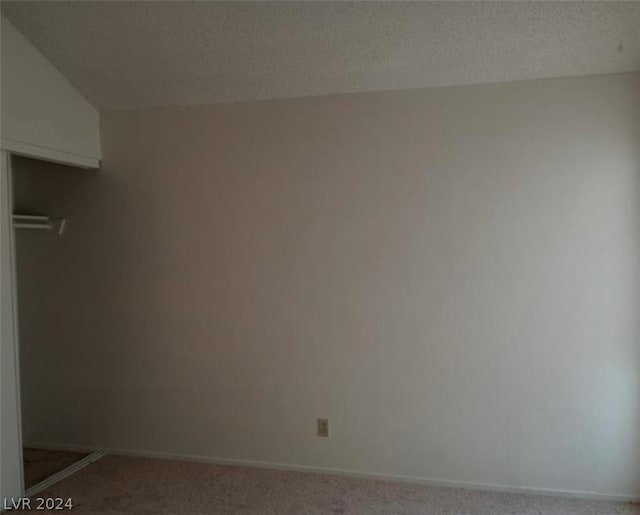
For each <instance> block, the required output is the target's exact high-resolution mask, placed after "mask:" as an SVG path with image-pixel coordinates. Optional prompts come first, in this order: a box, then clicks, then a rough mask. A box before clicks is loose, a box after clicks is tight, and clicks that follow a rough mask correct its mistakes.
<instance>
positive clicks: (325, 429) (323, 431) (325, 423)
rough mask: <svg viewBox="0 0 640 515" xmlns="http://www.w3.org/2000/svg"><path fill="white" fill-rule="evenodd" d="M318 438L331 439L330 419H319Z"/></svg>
mask: <svg viewBox="0 0 640 515" xmlns="http://www.w3.org/2000/svg"><path fill="white" fill-rule="evenodd" d="M318 436H321V437H323V438H329V419H328V418H319V419H318Z"/></svg>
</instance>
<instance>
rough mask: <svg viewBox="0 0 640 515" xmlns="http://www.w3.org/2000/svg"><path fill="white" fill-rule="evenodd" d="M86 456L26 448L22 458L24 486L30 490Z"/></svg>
mask: <svg viewBox="0 0 640 515" xmlns="http://www.w3.org/2000/svg"><path fill="white" fill-rule="evenodd" d="M84 456H86V454H85V453H79V452H66V451H50V450H48V449H31V448H24V449H23V450H22V457H23V461H24V485H25V488H29V487H31V486H33V485H35V484H37V483H39V482H40V481H42V480H43V479H47V478H48V477H49V476H51V475H53V474H55V473H56V472H59V471H61V470H62V469H65V468H67V467H68V466H69V465H72V464H73V463H75V462H76V461H78V460H79V459H81V458H83V457H84Z"/></svg>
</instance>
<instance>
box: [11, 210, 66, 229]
mask: <svg viewBox="0 0 640 515" xmlns="http://www.w3.org/2000/svg"><path fill="white" fill-rule="evenodd" d="M12 221H13V227H14V228H16V229H38V230H43V231H52V230H54V229H55V228H56V226H57V229H58V234H62V233H63V232H64V229H65V227H66V225H67V219H66V218H51V217H48V216H44V215H19V214H14V215H13V217H12Z"/></svg>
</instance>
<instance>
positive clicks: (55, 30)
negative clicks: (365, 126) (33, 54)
mask: <svg viewBox="0 0 640 515" xmlns="http://www.w3.org/2000/svg"><path fill="white" fill-rule="evenodd" d="M1 9H2V13H3V14H4V15H5V16H7V17H8V18H9V20H10V21H12V22H13V24H14V25H15V26H16V27H17V28H18V30H20V31H21V32H22V33H23V34H24V35H25V36H26V37H27V38H28V39H29V40H30V41H31V42H32V43H33V44H34V45H35V46H36V47H37V48H38V49H40V51H41V52H42V53H43V54H44V55H45V56H46V57H47V58H48V59H49V60H50V61H51V62H52V63H53V64H54V65H55V66H56V67H58V69H59V70H60V71H61V72H62V73H63V74H64V75H65V76H66V77H67V78H68V79H69V80H70V81H71V82H72V83H73V84H74V85H75V86H76V87H77V88H78V89H79V90H80V91H81V92H82V93H83V94H84V95H85V96H86V97H87V98H88V100H89V101H91V102H92V103H93V104H94V105H95V106H96V107H98V108H100V109H124V108H146V107H154V106H167V105H189V104H208V103H214V102H230V101H241V100H258V99H270V98H283V97H297V96H308V95H324V94H332V93H349V92H358V91H379V90H393V89H404V88H421V87H430V86H445V85H458V84H473V83H486V82H502V81H513V80H523V79H535V78H547V77H565V76H579V75H591V74H605V73H616V72H627V71H633V70H640V2H614V1H611V2H608V1H607V2H537V1H534V2H510V3H494V2H395V1H392V2H271V1H261V2H188V1H183V2H60V1H58V2H46V1H35V2H33V1H19V2H14V1H3V2H2V4H1Z"/></svg>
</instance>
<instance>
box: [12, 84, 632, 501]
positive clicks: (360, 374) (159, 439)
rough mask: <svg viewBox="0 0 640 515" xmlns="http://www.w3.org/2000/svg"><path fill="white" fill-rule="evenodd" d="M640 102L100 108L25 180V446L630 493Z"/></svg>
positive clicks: (458, 100) (628, 97) (625, 93)
mask: <svg viewBox="0 0 640 515" xmlns="http://www.w3.org/2000/svg"><path fill="white" fill-rule="evenodd" d="M638 92H640V75H639V74H632V75H623V76H606V77H596V78H584V79H569V80H549V81H536V82H521V83H512V84H502V85H488V86H469V87H456V88H442V89H431V90H420V91H405V92H393V93H376V94H360V95H346V96H334V97H318V98H307V99H297V100H287V101H273V102H257V103H246V104H228V105H218V106H209V107H198V108H171V109H157V110H149V111H130V112H111V113H104V114H103V115H102V127H101V130H102V137H103V154H104V169H103V171H102V172H101V173H100V174H94V175H92V174H84V175H83V174H70V173H63V171H62V170H58V169H57V168H56V167H54V166H53V165H43V164H35V163H29V162H27V161H21V162H20V163H17V164H16V168H18V167H20V170H18V174H20V173H21V175H20V178H16V183H17V186H18V188H17V189H18V191H17V197H18V201H19V202H21V203H22V204H23V205H24V206H25V208H26V207H30V208H32V209H36V208H38V207H39V205H41V206H42V208H43V209H47V210H50V211H56V214H59V215H66V216H68V217H69V226H68V232H67V234H66V235H65V236H64V237H62V238H55V237H53V236H51V235H49V236H45V237H42V236H41V235H36V234H26V233H25V234H20V235H19V237H18V253H19V259H21V260H22V261H21V265H20V266H21V268H20V275H19V282H20V284H21V285H22V288H21V291H20V301H21V309H22V311H21V313H22V316H21V330H22V333H23V335H24V338H25V340H28V341H25V346H32V347H33V346H36V345H38V346H41V348H42V349H44V350H41V351H39V352H40V353H39V354H37V353H33V349H32V351H29V352H30V354H28V355H29V356H30V359H32V360H33V361H36V362H37V363H35V364H33V365H32V366H34V367H36V368H35V369H34V370H38V373H26V372H25V370H23V371H22V377H23V381H26V382H28V381H31V380H32V378H37V381H39V386H38V387H37V388H31V389H30V390H29V388H28V387H26V388H25V390H28V391H30V392H31V393H30V394H29V399H30V400H29V402H30V403H31V404H30V405H31V406H38V407H39V408H41V409H40V411H39V412H38V415H37V417H36V418H37V419H38V420H37V421H36V422H37V423H34V424H35V425H34V424H32V425H31V427H28V428H25V432H26V433H28V437H27V439H28V440H31V441H48V442H55V443H59V444H67V445H93V446H96V447H105V448H115V449H129V450H138V451H154V452H171V453H178V454H185V455H198V456H209V457H218V458H224V459H246V460H255V461H264V462H279V463H285V464H298V465H308V466H314V467H330V468H340V469H348V470H355V471H363V472H369V473H381V474H382V473H384V474H391V475H404V476H413V477H420V478H429V479H439V480H450V481H454V482H470V483H475V484H493V485H504V486H520V487H527V488H534V489H537V488H539V489H557V490H564V491H582V492H599V493H604V494H607V495H620V496H624V495H628V496H639V495H640V365H639V363H640V348H639V337H640V327H639V323H640V322H639V319H638V313H639V312H640V276H639V269H638V263H639V262H640V245H639V243H640V242H639V238H640V232H639V229H640V212H639V209H638V208H639V202H640V200H639V199H640V187H639V178H640V177H639V173H640V170H639V163H640V156H639V150H638V146H639V145H638V144H639V141H640V99H639V98H638V94H639V93H638ZM28 204H31V205H30V206H29V205H28ZM38 204H39V205H38ZM27 255H28V256H29V257H26V256H27ZM23 326H24V327H23ZM38 367H39V368H38ZM34 380H35V379H34ZM34 411H35V410H34V409H30V412H31V413H33V412H34ZM25 417H27V418H28V417H29V415H26V416H25ZM317 417H328V418H329V420H330V432H331V437H330V438H328V439H327V438H318V437H316V435H315V430H316V418H317Z"/></svg>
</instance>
